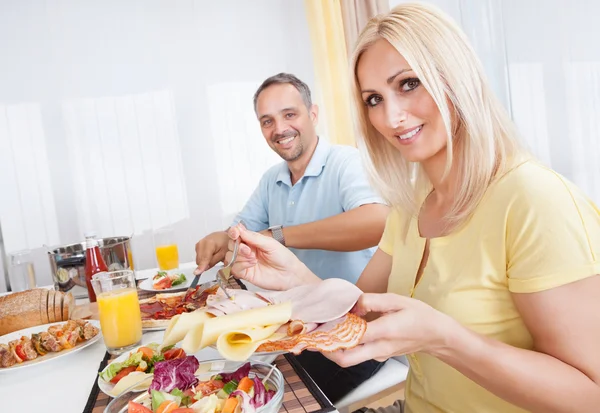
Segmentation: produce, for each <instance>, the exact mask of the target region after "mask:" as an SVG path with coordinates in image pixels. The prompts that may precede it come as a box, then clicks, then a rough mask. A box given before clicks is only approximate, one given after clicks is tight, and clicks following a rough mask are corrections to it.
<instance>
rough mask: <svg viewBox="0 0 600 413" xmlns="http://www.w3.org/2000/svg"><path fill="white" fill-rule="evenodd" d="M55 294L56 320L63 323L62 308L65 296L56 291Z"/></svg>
mask: <svg viewBox="0 0 600 413" xmlns="http://www.w3.org/2000/svg"><path fill="white" fill-rule="evenodd" d="M55 293H56V294H55V295H54V320H55V321H63V318H62V306H63V299H64V297H65V295H64V293H62V292H61V291H55Z"/></svg>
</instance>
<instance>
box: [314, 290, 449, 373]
mask: <svg viewBox="0 0 600 413" xmlns="http://www.w3.org/2000/svg"><path fill="white" fill-rule="evenodd" d="M352 312H354V313H356V314H358V315H360V316H364V315H366V314H368V313H380V314H381V316H380V317H379V318H377V319H376V320H374V321H371V322H369V323H368V324H367V331H366V332H365V335H364V336H363V338H362V340H361V344H359V345H358V346H357V347H355V348H353V349H350V350H340V351H335V352H332V353H324V355H325V356H326V357H327V358H329V359H331V360H333V361H334V362H336V363H337V364H339V365H340V366H342V367H348V366H353V365H355V364H358V363H361V362H363V361H366V360H371V359H375V360H377V361H385V360H387V359H389V358H390V357H394V356H402V355H405V354H411V353H416V352H424V353H430V352H433V351H435V350H437V349H439V348H442V347H444V346H446V345H447V343H446V342H447V338H448V337H449V334H448V332H449V331H451V329H452V328H453V327H454V326H455V325H456V321H454V320H453V319H452V318H450V317H449V316H447V315H445V314H443V313H441V312H439V311H437V310H435V309H433V308H432V307H430V306H429V305H427V304H425V303H423V302H422V301H419V300H416V299H413V298H409V297H405V296H401V295H397V294H391V293H387V294H363V295H362V296H361V297H360V298H359V300H358V302H357V303H356V306H355V307H354V309H353V310H352Z"/></svg>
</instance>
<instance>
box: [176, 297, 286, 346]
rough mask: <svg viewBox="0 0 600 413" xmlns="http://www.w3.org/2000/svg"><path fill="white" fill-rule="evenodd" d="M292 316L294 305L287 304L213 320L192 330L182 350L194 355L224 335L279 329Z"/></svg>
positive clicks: (184, 340)
mask: <svg viewBox="0 0 600 413" xmlns="http://www.w3.org/2000/svg"><path fill="white" fill-rule="evenodd" d="M291 315H292V303H291V302H287V303H282V304H277V305H269V306H267V307H263V308H254V309H252V310H247V311H240V312H237V313H233V314H227V315H224V316H220V317H215V318H211V319H210V320H207V321H206V322H204V323H203V324H201V325H198V326H196V327H194V328H192V329H191V330H190V331H189V332H188V333H187V334H186V336H185V338H184V339H183V342H182V343H181V348H183V350H184V351H185V352H186V353H188V354H193V353H196V352H197V351H199V350H200V349H203V348H204V347H206V346H210V345H211V344H215V343H216V342H217V339H218V338H219V336H220V335H221V334H223V333H227V332H231V331H236V330H240V329H241V330H246V329H252V328H255V327H264V326H273V325H277V326H278V327H279V326H280V325H282V324H285V323H287V322H288V321H289V319H290V317H291ZM276 329H277V328H275V330H276Z"/></svg>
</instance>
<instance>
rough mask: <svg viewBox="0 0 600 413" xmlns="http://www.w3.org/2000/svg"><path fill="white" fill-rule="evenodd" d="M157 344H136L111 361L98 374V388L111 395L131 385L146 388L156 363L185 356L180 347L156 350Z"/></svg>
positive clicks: (117, 393) (139, 388)
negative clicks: (136, 345)
mask: <svg viewBox="0 0 600 413" xmlns="http://www.w3.org/2000/svg"><path fill="white" fill-rule="evenodd" d="M158 346H159V345H158V343H150V344H147V345H143V346H138V347H136V348H134V349H133V350H130V351H128V352H125V353H123V354H121V355H120V356H119V357H117V358H116V359H114V360H113V361H111V362H110V363H109V364H108V365H107V366H106V367H105V368H104V369H103V370H102V371H101V372H100V373H99V374H98V379H97V381H98V387H99V388H100V390H101V391H102V392H103V393H104V394H106V395H108V396H111V397H116V396H118V395H119V394H120V393H122V392H123V391H125V390H127V389H129V388H132V387H133V388H135V389H138V390H147V389H148V387H149V386H150V383H151V382H152V377H153V373H154V367H155V365H156V363H158V362H160V361H164V360H170V359H173V358H182V357H185V356H186V354H185V352H184V351H183V350H182V349H180V348H177V347H174V346H169V347H165V348H164V349H162V350H158ZM121 381H123V382H122V383H121Z"/></svg>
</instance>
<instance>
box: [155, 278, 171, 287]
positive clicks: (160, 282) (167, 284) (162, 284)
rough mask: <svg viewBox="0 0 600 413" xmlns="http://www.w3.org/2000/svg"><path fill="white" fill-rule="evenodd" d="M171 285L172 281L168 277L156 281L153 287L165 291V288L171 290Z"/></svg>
mask: <svg viewBox="0 0 600 413" xmlns="http://www.w3.org/2000/svg"><path fill="white" fill-rule="evenodd" d="M172 285H173V280H171V279H170V278H169V277H164V278H161V279H160V280H158V281H155V282H154V284H153V287H154V288H155V289H157V290H165V289H167V288H171V286H172Z"/></svg>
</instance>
